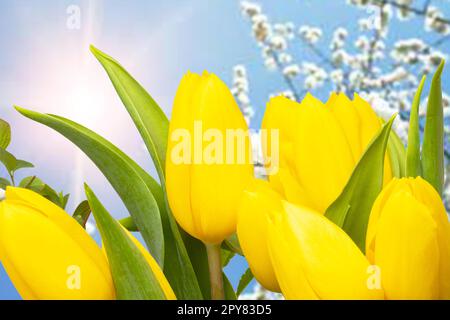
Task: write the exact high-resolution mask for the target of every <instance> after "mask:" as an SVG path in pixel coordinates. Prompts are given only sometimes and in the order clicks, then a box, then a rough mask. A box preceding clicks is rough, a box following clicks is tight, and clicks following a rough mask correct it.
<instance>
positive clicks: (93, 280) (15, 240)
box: [0, 187, 115, 300]
mask: <svg viewBox="0 0 450 320" xmlns="http://www.w3.org/2000/svg"><path fill="white" fill-rule="evenodd" d="M0 260H1V262H2V264H3V266H4V268H5V270H6V272H7V273H8V275H9V277H10V279H11V281H12V282H13V284H14V286H15V287H16V289H17V291H18V292H19V294H20V295H21V296H22V298H24V299H27V300H28V299H33V300H34V299H44V300H53V299H64V300H67V299H82V300H90V299H114V298H115V290H114V285H113V280H112V278H111V274H110V270H109V266H108V262H107V260H106V258H105V256H104V255H103V253H102V251H101V249H100V248H99V247H98V246H97V244H96V243H95V241H94V240H93V239H92V238H91V237H90V236H89V235H88V234H87V233H86V231H85V230H84V229H83V228H82V227H81V226H80V225H79V224H78V223H77V222H76V221H75V220H74V219H73V218H72V217H70V216H69V215H68V214H67V213H65V212H64V210H62V209H61V208H60V207H58V206H56V205H55V204H53V203H52V202H50V201H48V200H47V199H45V198H44V197H42V196H40V195H38V194H37V193H35V192H33V191H30V190H27V189H21V188H13V187H8V188H7V190H6V200H4V201H2V202H1V203H0Z"/></svg>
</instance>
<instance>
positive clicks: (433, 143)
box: [422, 60, 445, 194]
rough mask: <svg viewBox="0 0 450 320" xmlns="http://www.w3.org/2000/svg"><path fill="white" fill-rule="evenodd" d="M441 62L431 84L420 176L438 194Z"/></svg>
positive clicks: (441, 182) (440, 182) (441, 166)
mask: <svg viewBox="0 0 450 320" xmlns="http://www.w3.org/2000/svg"><path fill="white" fill-rule="evenodd" d="M444 64H445V61H444V60H442V61H441V63H440V65H439V67H438V69H437V70H436V73H435V74H434V76H433V80H432V82H431V88H430V93H429V96H428V105H427V116H426V122H425V130H424V134H423V145H422V174H423V177H424V178H425V180H427V181H428V182H429V183H430V184H431V185H432V186H433V187H434V188H435V189H436V190H437V191H438V192H439V194H442V190H443V187H444V110H443V107H442V89H441V75H442V70H443V69H444Z"/></svg>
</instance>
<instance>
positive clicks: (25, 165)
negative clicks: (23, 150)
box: [14, 160, 34, 171]
mask: <svg viewBox="0 0 450 320" xmlns="http://www.w3.org/2000/svg"><path fill="white" fill-rule="evenodd" d="M33 167H34V165H33V164H32V163H30V162H28V161H25V160H17V162H16V167H15V168H14V171H17V170H19V169H24V168H33Z"/></svg>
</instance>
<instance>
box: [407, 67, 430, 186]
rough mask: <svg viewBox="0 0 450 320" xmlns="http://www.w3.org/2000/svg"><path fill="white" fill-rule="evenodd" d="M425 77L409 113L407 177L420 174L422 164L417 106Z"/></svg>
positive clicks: (418, 105)
mask: <svg viewBox="0 0 450 320" xmlns="http://www.w3.org/2000/svg"><path fill="white" fill-rule="evenodd" d="M425 79H426V77H425V76H423V77H422V80H421V81H420V84H419V87H418V88H417V91H416V94H415V95H414V99H413V103H412V106H411V113H410V116H409V129H408V148H407V158H406V175H407V176H408V177H417V176H420V175H421V174H422V168H421V166H422V165H421V163H420V129H419V107H420V97H421V95H422V90H423V86H424V84H425Z"/></svg>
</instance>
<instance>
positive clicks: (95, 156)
mask: <svg viewBox="0 0 450 320" xmlns="http://www.w3.org/2000/svg"><path fill="white" fill-rule="evenodd" d="M16 109H17V110H18V111H19V112H20V113H22V114H23V115H24V116H26V117H28V118H30V119H32V120H35V121H37V122H40V123H42V124H44V125H46V126H48V127H50V128H52V129H54V130H56V131H58V132H59V133H61V134H62V135H63V136H65V137H66V138H67V139H69V140H70V141H72V142H73V143H74V144H75V145H77V146H78V147H79V148H80V149H81V150H82V151H83V152H84V153H85V154H86V155H87V156H88V157H90V158H91V160H92V161H93V162H94V163H95V164H96V165H97V167H99V169H100V170H101V171H102V172H103V174H104V175H105V177H106V178H107V179H108V180H109V182H110V183H111V185H112V186H113V187H114V189H115V190H116V192H117V193H118V194H119V196H120V197H121V198H122V201H123V202H124V204H125V206H126V207H127V209H128V211H129V213H130V215H131V216H133V219H135V222H136V224H137V225H138V226H139V230H140V231H141V233H142V237H143V238H144V240H145V243H146V244H147V247H148V249H149V250H150V253H151V254H152V256H153V257H154V258H155V260H156V261H158V263H159V264H160V265H163V259H164V239H163V231H162V223H161V217H160V215H159V209H158V205H157V203H156V201H155V198H154V197H153V194H152V192H151V190H150V189H149V187H148V186H147V184H146V183H145V182H144V180H143V179H142V177H141V176H140V175H139V174H138V172H137V171H136V169H135V167H134V166H133V164H132V160H131V159H130V158H129V157H128V156H126V155H125V154H123V153H122V152H121V151H120V150H118V149H117V148H116V147H114V146H113V145H112V144H110V143H108V142H107V141H105V140H104V139H102V138H101V137H99V136H98V135H96V134H95V133H94V132H92V131H90V130H88V129H86V128H83V127H82V126H80V125H78V124H76V123H75V122H72V121H70V120H68V119H64V118H62V117H58V116H53V115H47V114H40V113H37V112H34V111H29V110H25V109H22V108H19V107H16Z"/></svg>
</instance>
